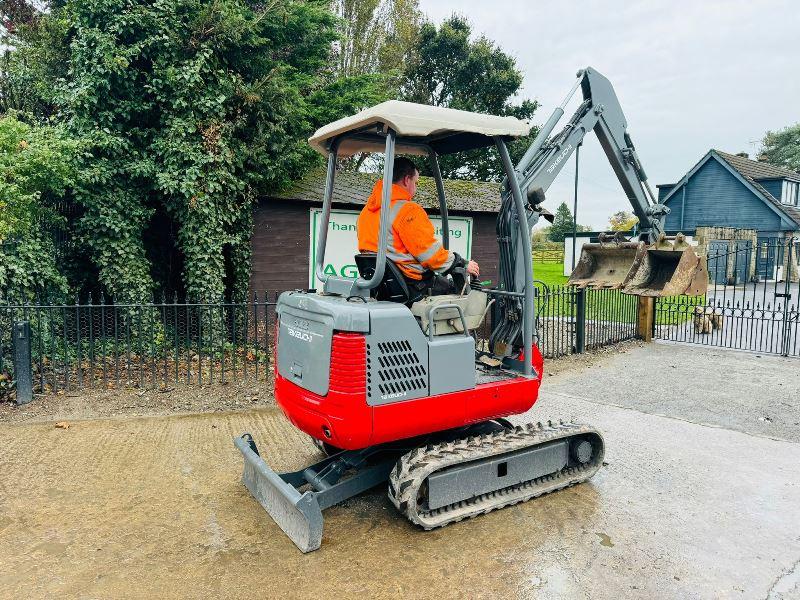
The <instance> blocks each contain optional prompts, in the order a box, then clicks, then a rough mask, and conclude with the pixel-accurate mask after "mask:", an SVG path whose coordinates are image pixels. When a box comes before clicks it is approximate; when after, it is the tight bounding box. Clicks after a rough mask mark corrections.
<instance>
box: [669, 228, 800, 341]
mask: <svg viewBox="0 0 800 600" xmlns="http://www.w3.org/2000/svg"><path fill="white" fill-rule="evenodd" d="M707 260H708V271H709V287H708V292H707V293H706V295H705V296H701V297H697V298H686V297H674V298H659V299H658V301H657V302H656V309H655V311H656V318H655V328H654V337H656V338H659V339H664V340H670V341H675V342H684V343H691V344H702V345H707V346H717V347H724V348H732V349H737V350H749V351H753V352H763V353H771V354H779V355H782V356H800V339H798V338H799V337H800V335H799V334H800V330H799V329H798V328H799V327H800V325H798V321H800V310H799V309H798V298H800V282H799V281H798V271H799V269H798V263H800V243H799V242H798V241H797V240H792V239H784V238H766V239H759V240H758V242H757V243H753V242H752V241H723V240H720V241H717V242H712V243H711V245H710V248H709V254H708V256H707Z"/></svg>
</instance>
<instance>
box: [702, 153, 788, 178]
mask: <svg viewBox="0 0 800 600" xmlns="http://www.w3.org/2000/svg"><path fill="white" fill-rule="evenodd" d="M714 152H716V153H717V154H719V155H720V156H721V157H722V158H724V159H725V160H726V161H727V162H728V164H729V165H731V166H732V167H733V168H734V169H736V170H737V171H739V173H741V174H742V175H744V176H745V177H750V178H751V179H789V180H791V181H798V182H800V173H798V172H796V171H792V170H791V169H787V168H785V167H779V166H777V165H771V164H769V163H766V162H762V161H760V160H752V159H750V158H745V157H744V156H738V155H737V154H729V153H727V152H722V151H721V150H714Z"/></svg>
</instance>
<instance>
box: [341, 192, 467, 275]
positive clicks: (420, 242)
mask: <svg viewBox="0 0 800 600" xmlns="http://www.w3.org/2000/svg"><path fill="white" fill-rule="evenodd" d="M382 194H383V180H378V183H376V184H375V187H374V188H372V193H371V194H370V195H369V198H368V199H367V205H366V206H365V207H364V208H363V209H362V210H361V214H360V215H359V216H358V226H357V227H358V251H359V252H377V251H378V234H379V232H380V214H381V196H382ZM389 219H390V223H391V226H390V227H389V240H388V244H387V248H386V255H387V257H388V258H389V259H390V260H392V261H393V262H394V263H395V264H397V266H398V267H400V270H401V271H402V272H403V274H404V275H406V277H408V278H410V279H422V276H423V274H424V273H425V271H426V270H431V271H436V272H438V273H443V272H444V271H447V269H449V268H450V267H451V266H452V264H453V259H454V254H453V253H452V252H450V251H448V250H445V248H444V247H443V246H442V243H441V242H440V241H439V239H438V238H437V237H436V235H435V233H434V228H433V223H431V219H430V217H428V214H427V213H426V212H425V209H424V208H422V207H421V206H420V205H419V204H417V203H416V202H414V201H413V200H411V195H410V194H409V193H408V190H406V189H405V188H404V187H401V186H399V185H395V184H392V201H391V211H390V213H389Z"/></svg>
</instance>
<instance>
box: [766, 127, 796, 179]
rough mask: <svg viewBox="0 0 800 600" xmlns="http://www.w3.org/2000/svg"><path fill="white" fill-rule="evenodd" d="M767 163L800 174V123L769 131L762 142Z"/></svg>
mask: <svg viewBox="0 0 800 600" xmlns="http://www.w3.org/2000/svg"><path fill="white" fill-rule="evenodd" d="M760 155H761V156H763V157H764V158H765V159H766V160H767V162H769V163H771V164H773V165H780V166H783V167H786V168H787V169H791V170H793V171H798V172H800V123H797V124H796V125H792V126H790V127H786V128H785V129H781V130H780V131H775V132H773V131H768V132H767V133H766V135H765V136H764V139H763V140H762V142H761V152H760Z"/></svg>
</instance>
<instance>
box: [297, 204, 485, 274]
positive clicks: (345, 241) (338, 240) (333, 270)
mask: <svg viewBox="0 0 800 600" xmlns="http://www.w3.org/2000/svg"><path fill="white" fill-rule="evenodd" d="M359 212H360V211H357V210H331V218H330V221H329V222H328V239H327V247H326V249H325V262H324V271H325V273H326V274H327V275H333V276H338V277H347V278H349V279H356V278H357V277H358V267H356V261H355V259H354V257H355V255H356V254H358V234H357V232H356V222H357V221H358V215H359ZM321 220H322V209H321V208H312V209H311V218H310V219H309V221H310V227H309V234H308V237H309V241H310V242H311V247H310V249H309V253H308V287H310V288H314V289H320V288H321V287H322V282H321V281H319V280H318V279H317V278H316V275H315V273H314V270H315V269H314V265H315V263H316V260H317V240H318V239H319V226H320V221H321ZM431 222H432V223H433V227H434V230H435V232H436V235H437V236H438V237H439V239H441V236H442V220H441V219H440V218H439V217H436V216H431ZM447 229H448V231H449V234H450V249H451V250H453V251H454V252H458V253H459V254H460V255H461V256H463V257H464V258H467V259H469V258H470V257H471V251H472V217H453V216H450V217H448V219H447Z"/></svg>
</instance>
